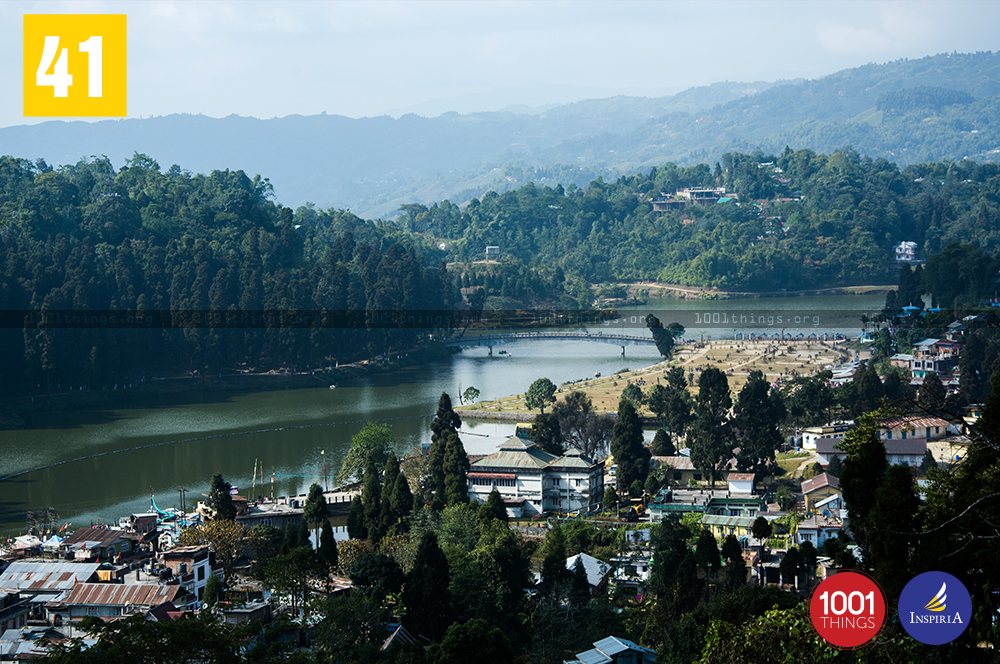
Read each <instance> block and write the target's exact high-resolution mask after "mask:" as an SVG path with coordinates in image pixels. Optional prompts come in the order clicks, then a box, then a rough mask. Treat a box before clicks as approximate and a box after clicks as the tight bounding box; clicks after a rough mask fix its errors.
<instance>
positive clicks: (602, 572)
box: [566, 553, 611, 586]
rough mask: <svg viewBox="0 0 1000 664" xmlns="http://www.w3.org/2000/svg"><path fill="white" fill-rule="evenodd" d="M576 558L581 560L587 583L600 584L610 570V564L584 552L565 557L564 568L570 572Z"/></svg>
mask: <svg viewBox="0 0 1000 664" xmlns="http://www.w3.org/2000/svg"><path fill="white" fill-rule="evenodd" d="M577 560H580V561H582V563H583V571H584V572H586V573H587V583H588V584H590V585H592V586H599V585H601V581H602V580H603V579H604V577H605V576H607V575H608V572H610V571H611V565H609V564H607V563H606V562H604V561H603V560H598V559H597V558H595V557H593V556H588V555H587V554H586V553H578V554H576V555H575V556H572V557H570V558H567V559H566V569H568V570H569V571H571V572H572V571H573V568H574V567H576V561H577Z"/></svg>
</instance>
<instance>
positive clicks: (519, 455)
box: [472, 447, 557, 470]
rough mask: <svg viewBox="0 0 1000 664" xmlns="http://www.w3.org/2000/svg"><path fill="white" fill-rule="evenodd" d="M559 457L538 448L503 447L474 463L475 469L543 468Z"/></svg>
mask: <svg viewBox="0 0 1000 664" xmlns="http://www.w3.org/2000/svg"><path fill="white" fill-rule="evenodd" d="M556 458H557V457H556V456H555V455H552V454H549V453H548V452H545V451H543V450H540V449H538V448H534V447H533V448H531V449H527V450H507V449H501V450H500V451H499V452H494V453H493V454H491V455H489V456H487V457H483V458H482V459H480V460H479V461H477V462H475V463H474V464H472V468H473V469H475V470H481V469H485V468H537V469H539V470H541V469H542V468H544V467H545V466H547V465H549V464H550V463H552V461H554V460H555V459H556Z"/></svg>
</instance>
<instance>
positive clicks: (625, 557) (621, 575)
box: [611, 547, 653, 594]
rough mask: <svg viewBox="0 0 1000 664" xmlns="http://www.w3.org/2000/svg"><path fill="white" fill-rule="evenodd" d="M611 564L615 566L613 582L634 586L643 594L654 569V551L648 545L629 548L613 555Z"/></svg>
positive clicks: (627, 586) (629, 586)
mask: <svg viewBox="0 0 1000 664" xmlns="http://www.w3.org/2000/svg"><path fill="white" fill-rule="evenodd" d="M611 564H612V565H613V566H614V571H613V572H612V575H611V580H612V582H613V584H614V585H615V586H616V587H617V586H624V587H626V588H634V589H635V591H636V593H639V594H641V593H642V589H643V587H644V586H645V585H646V583H647V582H648V581H649V575H650V574H651V573H652V571H653V551H652V550H651V549H648V548H646V547H637V548H632V549H628V550H626V551H623V552H621V553H620V554H619V555H617V556H612V558H611Z"/></svg>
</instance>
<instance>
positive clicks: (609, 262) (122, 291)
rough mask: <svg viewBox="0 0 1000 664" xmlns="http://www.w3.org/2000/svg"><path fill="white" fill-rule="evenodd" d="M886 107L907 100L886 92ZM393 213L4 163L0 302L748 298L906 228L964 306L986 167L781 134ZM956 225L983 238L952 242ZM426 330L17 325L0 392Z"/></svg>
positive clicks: (312, 361) (996, 235)
mask: <svg viewBox="0 0 1000 664" xmlns="http://www.w3.org/2000/svg"><path fill="white" fill-rule="evenodd" d="M908 100H909V101H908ZM886 103H889V102H888V101H887V102H886ZM892 103H893V104H895V105H896V106H900V107H902V106H905V105H906V104H907V103H916V102H913V101H912V100H910V98H909V97H907V96H905V95H897V98H896V99H895V101H892ZM704 186H713V187H725V188H726V189H727V191H731V192H734V193H735V194H736V198H729V199H723V200H721V201H720V202H719V203H717V204H713V205H707V206H701V205H694V206H691V207H688V208H686V209H684V210H682V211H673V212H669V213H662V214H660V213H654V212H653V209H652V203H653V201H654V200H655V199H657V198H661V197H662V196H663V195H664V194H666V195H668V196H669V195H672V194H673V193H674V192H675V191H677V190H678V189H681V188H684V187H704ZM400 212H401V214H400V216H399V218H398V219H397V220H396V221H394V222H392V221H368V220H363V219H361V218H359V217H357V216H355V215H353V214H351V213H350V212H347V211H343V210H320V209H318V208H316V207H315V206H303V207H300V208H298V209H297V210H295V211H292V210H291V209H289V208H286V207H282V206H280V205H278V204H276V203H274V201H273V191H272V187H271V185H270V183H269V182H268V180H267V179H265V178H262V177H260V176H256V177H254V178H252V179H251V178H250V177H248V176H247V175H246V174H244V173H243V172H242V171H229V170H226V171H214V172H212V173H211V174H209V175H193V174H191V173H189V172H187V171H184V170H182V169H181V167H179V166H176V165H175V166H172V167H170V168H169V169H167V170H166V171H161V169H160V167H159V165H158V164H157V163H156V162H155V161H154V160H153V159H151V158H150V157H147V156H145V155H140V154H136V155H135V156H134V157H133V158H132V159H130V160H129V161H128V162H127V164H126V165H125V166H124V167H123V168H121V169H119V170H117V171H115V169H114V168H113V167H112V166H111V164H110V162H109V161H108V160H107V159H105V158H92V159H90V160H82V161H80V162H78V163H76V164H74V165H69V166H62V167H59V168H52V167H50V166H48V165H47V164H46V163H45V162H44V161H38V162H35V163H32V162H29V161H27V160H24V159H17V158H13V157H4V158H2V159H0V309H4V310H25V309H32V310H49V311H57V310H93V311H101V310H116V311H138V312H150V311H172V312H178V311H206V310H211V311H216V312H226V311H229V312H232V311H240V312H247V311H251V312H252V311H259V310H282V311H312V310H326V311H340V310H353V311H371V310H399V309H405V310H442V309H444V310H449V309H452V308H454V307H456V306H460V303H461V301H462V299H463V293H464V294H465V295H466V296H468V298H469V304H470V305H471V306H472V307H473V308H478V307H480V306H484V305H485V306H487V307H490V308H503V309H510V308H518V307H525V306H535V305H539V304H544V305H545V306H552V305H557V306H561V307H565V308H578V307H579V308H587V307H589V306H591V305H592V304H593V302H594V294H595V291H594V289H593V288H592V287H593V286H594V285H600V287H599V288H598V289H597V291H596V292H597V293H598V294H600V293H611V294H614V293H620V289H618V288H617V287H616V286H615V284H617V283H619V282H634V281H639V280H660V281H666V282H671V283H680V284H688V285H696V286H707V287H718V288H723V289H729V290H747V291H758V292H767V291H778V290H781V289H788V290H794V289H802V288H822V287H831V286H844V285H852V284H863V283H886V284H889V283H892V282H894V281H896V279H897V277H896V275H895V274H894V273H892V272H891V270H890V268H891V267H892V262H893V260H894V253H893V246H894V245H895V244H896V243H898V242H900V241H902V240H910V241H914V242H917V244H918V246H919V252H918V253H919V255H920V257H933V256H935V255H938V254H940V255H942V258H941V259H932V260H930V261H929V262H928V265H927V269H926V270H925V271H924V272H925V281H928V280H929V281H928V283H930V281H934V282H942V281H943V283H944V284H946V285H944V286H942V285H941V284H940V283H938V285H935V286H933V287H931V286H928V288H927V290H929V291H930V292H933V293H937V294H938V295H937V296H936V298H937V299H938V300H939V301H942V300H943V301H946V306H947V305H949V304H951V303H955V304H956V306H957V305H959V304H961V305H970V304H972V305H974V304H977V301H976V298H977V297H981V296H983V295H984V294H985V293H986V292H987V291H988V290H989V289H990V287H992V286H993V281H992V277H990V276H989V275H990V274H992V273H995V270H993V269H992V268H991V267H990V266H991V265H992V264H993V262H992V261H993V259H992V258H990V256H992V255H994V254H996V253H997V251H998V249H1000V166H998V165H995V164H976V163H973V162H970V161H962V162H957V163H953V162H938V163H926V164H918V165H914V166H908V167H906V168H905V169H902V170H901V169H899V168H898V167H897V166H895V165H894V164H892V163H890V162H888V161H885V160H882V159H879V160H871V159H868V158H864V157H861V156H860V155H858V154H857V153H856V152H854V151H853V150H843V151H839V152H836V153H834V154H831V155H821V154H817V153H814V152H812V151H810V150H798V151H793V150H791V149H790V148H786V149H785V150H784V151H783V152H782V153H781V154H780V155H763V154H761V153H759V152H757V153H754V154H749V155H748V154H740V153H734V154H726V155H724V157H723V159H722V160H721V162H719V163H716V164H715V165H714V167H712V166H709V165H708V164H700V165H698V166H690V167H686V168H680V167H678V166H676V165H675V164H672V163H668V164H665V165H663V166H661V167H659V168H653V169H651V170H650V171H649V172H648V173H646V174H636V175H632V176H628V177H621V178H619V179H618V180H617V181H615V182H604V181H603V180H601V179H600V178H598V179H597V180H594V181H592V182H591V183H589V184H588V185H586V186H584V187H578V186H576V185H574V184H570V185H568V186H566V187H565V188H564V187H563V185H561V184H557V185H555V186H553V187H548V186H544V187H540V186H537V185H534V184H528V185H525V186H523V187H521V188H519V189H517V190H513V191H508V192H506V193H503V194H498V193H495V192H490V193H488V194H486V195H485V196H483V197H482V198H481V199H476V198H474V199H472V200H471V201H470V202H469V203H468V204H466V205H464V206H461V207H460V206H458V205H456V204H454V203H451V202H449V201H443V202H440V203H436V204H434V205H431V206H429V207H428V206H424V205H422V204H418V203H414V204H408V205H405V206H403V208H402V209H401V210H400ZM969 239H973V241H974V242H975V243H976V244H975V246H971V245H966V247H965V248H964V249H961V250H958V249H948V250H946V248H948V247H949V246H950V245H951V244H952V243H954V242H957V241H967V240H969ZM488 245H496V246H499V247H500V251H501V255H500V258H499V260H497V261H491V262H489V263H486V262H485V261H483V260H482V258H483V251H484V249H485V247H486V246H488ZM970 247H971V248H970ZM972 249H975V252H976V253H975V255H974V256H972V257H971V258H968V259H966V258H963V257H965V256H966V254H967V253H968V252H969V251H971V250H972ZM956 251H957V252H958V254H956ZM949 252H950V253H949ZM959 254H960V255H959ZM945 259H946V260H945ZM445 261H451V263H452V264H451V266H450V267H447V268H446V263H445ZM956 261H958V262H959V263H961V265H962V266H963V267H961V269H957V271H956V269H953V268H952V267H951V266H952V265H953V264H955V265H957V264H958V263H956ZM963 261H964V262H963ZM984 270H985V271H984ZM991 270H992V272H991ZM949 274H956V275H957V276H958V277H959V278H958V279H950V278H949V277H948V276H947V275H949ZM935 275H937V276H935ZM958 296H961V298H960V299H958V300H956V297H958ZM461 306H464V305H461ZM427 334H428V332H427V331H426V330H414V329H382V328H375V327H373V328H372V329H367V328H366V327H365V326H364V325H363V324H362V325H360V326H356V327H339V328H337V327H324V328H316V329H310V330H301V329H293V328H292V327H291V326H288V325H285V324H283V323H281V322H274V323H271V324H268V325H263V326H257V327H253V328H250V327H247V328H243V329H226V326H225V325H222V324H220V325H214V326H213V325H206V326H202V327H186V328H183V329H166V330H164V329H128V330H121V329H111V328H110V327H103V326H95V327H93V328H90V329H58V328H57V326H52V325H37V324H34V323H31V324H28V325H26V326H25V327H24V328H23V329H3V330H0V348H2V349H3V351H2V352H3V356H4V357H5V358H7V361H6V362H5V364H4V367H3V368H2V369H0V372H2V380H0V386H2V387H0V392H2V393H4V394H25V393H39V392H42V393H51V392H54V391H56V392H57V391H66V390H80V389H112V388H114V387H115V386H125V385H129V384H135V383H137V382H139V381H141V380H143V379H144V378H147V377H151V376H152V375H155V374H160V375H163V374H167V375H170V374H177V373H180V372H184V371H192V372H199V373H204V374H212V375H214V374H219V373H223V372H227V373H232V372H236V371H244V370H249V371H255V372H261V371H268V370H270V369H285V368H287V369H290V370H299V371H302V370H309V369H315V368H318V367H322V366H329V365H333V364H335V363H338V362H340V363H343V362H353V361H356V360H359V359H365V358H369V357H372V356H376V355H380V354H385V353H386V352H389V351H392V350H396V351H401V350H405V349H410V348H414V347H416V346H418V345H420V342H421V339H422V338H426V336H427Z"/></svg>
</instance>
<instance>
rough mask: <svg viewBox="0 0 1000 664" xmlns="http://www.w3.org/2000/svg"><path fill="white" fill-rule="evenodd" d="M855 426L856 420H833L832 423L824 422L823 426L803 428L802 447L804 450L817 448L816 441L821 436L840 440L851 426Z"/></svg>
mask: <svg viewBox="0 0 1000 664" xmlns="http://www.w3.org/2000/svg"><path fill="white" fill-rule="evenodd" d="M852 426H854V422H853V421H850V422H846V421H841V422H831V423H830V424H824V425H823V426H821V427H809V428H807V429H803V430H802V449H804V450H814V449H816V441H817V440H819V439H820V438H830V439H833V440H840V439H841V438H843V437H844V436H845V435H847V432H848V431H849V430H850V428H851V427H852Z"/></svg>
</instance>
